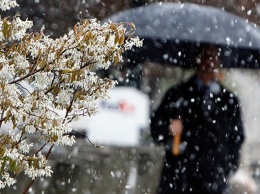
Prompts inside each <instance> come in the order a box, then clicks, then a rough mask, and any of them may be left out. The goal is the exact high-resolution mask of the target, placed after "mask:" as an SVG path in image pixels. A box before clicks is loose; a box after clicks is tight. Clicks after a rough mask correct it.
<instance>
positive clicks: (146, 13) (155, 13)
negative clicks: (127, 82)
mask: <svg viewBox="0 0 260 194" xmlns="http://www.w3.org/2000/svg"><path fill="white" fill-rule="evenodd" d="M108 20H111V21H113V22H132V23H134V24H135V26H136V35H137V36H139V37H140V38H142V39H144V46H143V47H142V48H135V49H134V50H133V51H132V52H128V53H126V55H127V57H129V58H131V59H132V60H134V61H136V62H143V61H145V60H150V61H154V62H159V63H164V64H173V65H178V66H182V67H187V68H189V67H194V66H196V64H195V60H194V59H195V57H196V55H197V54H198V52H199V50H200V48H201V46H202V45H205V44H212V45H217V46H219V47H220V48H221V51H222V54H221V61H222V66H223V67H242V68H244V67H245V68H260V65H259V63H260V28H259V27H258V26H256V25H253V24H251V23H249V22H247V21H246V20H245V19H242V18H240V17H238V16H235V15H233V14H230V13H228V12H226V11H223V10H221V9H218V8H214V7H210V6H204V5H197V4H192V3H185V4H181V3H153V4H148V5H146V6H141V7H137V8H134V9H129V10H125V11H123V12H119V13H117V14H114V15H112V16H111V17H109V18H107V19H106V20H105V21H108Z"/></svg>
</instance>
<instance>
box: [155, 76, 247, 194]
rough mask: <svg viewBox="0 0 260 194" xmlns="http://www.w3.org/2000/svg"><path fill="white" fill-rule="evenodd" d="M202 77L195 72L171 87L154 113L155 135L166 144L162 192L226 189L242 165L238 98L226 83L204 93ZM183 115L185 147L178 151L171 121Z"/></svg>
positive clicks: (160, 190) (216, 191) (160, 189)
mask: <svg viewBox="0 0 260 194" xmlns="http://www.w3.org/2000/svg"><path fill="white" fill-rule="evenodd" d="M197 80H198V79H197V77H196V76H194V77H192V78H191V79H190V80H188V81H187V82H185V83H183V84H181V85H178V86H174V87H172V88H171V89H169V90H168V91H167V93H166V95H165V97H164V99H163V100H162V102H161V104H160V106H159V108H158V109H157V110H156V111H155V112H154V113H153V115H152V117H151V134H152V137H153V139H154V141H156V142H161V143H163V144H164V145H165V150H166V155H165V162H164V168H163V171H162V176H161V181H160V186H159V189H158V193H163V194H167V193H172V192H174V194H175V193H176V194H178V193H200V194H207V193H209V194H214V193H216V194H221V193H223V190H224V189H225V187H226V184H227V178H228V176H229V175H230V174H231V173H232V172H234V171H235V170H236V169H237V168H238V161H239V155H240V149H241V145H242V143H243V141H244V130H243V125H242V121H241V115H240V110H239V108H240V107H239V103H238V100H237V98H236V97H235V95H234V94H232V93H231V92H229V91H228V90H227V89H225V88H224V87H223V86H222V85H218V87H219V92H217V93H209V94H208V95H205V94H204V92H202V89H201V88H200V87H199V85H198V84H197ZM179 117H181V118H182V121H183V126H184V130H183V133H182V136H181V146H180V149H181V153H180V155H179V156H173V155H172V153H171V145H172V141H173V140H172V139H173V138H172V137H171V136H170V135H169V128H168V126H169V121H170V119H174V118H179ZM190 191H192V192H190Z"/></svg>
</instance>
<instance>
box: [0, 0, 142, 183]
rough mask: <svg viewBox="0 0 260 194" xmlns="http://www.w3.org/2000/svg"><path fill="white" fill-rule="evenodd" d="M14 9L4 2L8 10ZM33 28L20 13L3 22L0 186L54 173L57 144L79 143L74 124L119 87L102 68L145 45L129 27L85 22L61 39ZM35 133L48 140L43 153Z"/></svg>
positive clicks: (12, 4)
mask: <svg viewBox="0 0 260 194" xmlns="http://www.w3.org/2000/svg"><path fill="white" fill-rule="evenodd" d="M15 6H17V3H16V1H14V0H0V8H1V9H2V10H8V9H10V8H11V7H15ZM32 25H33V24H32V22H31V21H22V20H21V19H20V18H19V17H18V16H14V17H12V18H4V19H2V18H0V128H1V130H0V174H1V178H0V188H4V187H5V186H10V185H13V184H14V183H15V180H14V178H15V176H16V175H17V174H18V173H20V172H24V173H25V174H26V175H28V176H29V177H30V178H31V179H32V180H34V179H35V178H37V177H40V176H51V174H52V170H51V168H50V166H48V165H47V160H48V157H49V155H50V153H51V150H52V148H53V146H55V145H63V146H67V145H73V144H74V143H75V139H74V137H73V136H71V135H69V134H70V132H71V130H72V128H71V126H70V123H71V122H72V121H75V120H76V119H78V118H80V117H84V116H91V115H93V114H95V113H96V112H97V105H96V101H97V99H99V98H103V99H106V98H108V96H107V92H108V90H109V89H110V88H112V87H114V86H115V84H116V82H115V81H113V80H109V79H101V78H99V77H98V76H97V75H96V74H95V70H96V69H107V68H109V66H110V65H111V64H117V63H118V62H120V61H122V53H123V52H124V51H125V50H129V49H131V48H132V47H133V46H141V44H142V42H141V41H140V40H139V39H138V37H133V36H132V33H133V30H134V29H133V26H131V25H130V27H131V28H130V29H129V30H127V28H126V27H125V26H124V24H122V23H119V24H116V23H112V22H108V23H105V24H103V25H101V24H100V23H99V22H98V21H96V20H95V19H91V20H82V21H80V22H79V23H78V24H76V25H75V26H74V28H73V29H72V30H71V31H69V32H68V34H66V35H64V36H63V37H60V38H58V39H52V38H50V37H48V36H45V35H44V34H43V30H41V31H40V32H37V33H28V29H31V27H32ZM126 37H127V38H126ZM25 83H27V84H25ZM28 134H33V135H34V136H37V137H39V138H40V140H41V142H43V143H42V147H41V148H40V149H39V150H38V151H37V152H36V153H32V152H31V151H30V148H31V147H32V146H33V143H29V142H27V136H28ZM43 148H47V149H48V152H47V154H45V155H43V154H42V149H43Z"/></svg>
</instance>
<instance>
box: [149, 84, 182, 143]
mask: <svg viewBox="0 0 260 194" xmlns="http://www.w3.org/2000/svg"><path fill="white" fill-rule="evenodd" d="M181 101H182V97H181V89H180V87H179V86H175V87H173V88H171V89H170V90H168V91H167V92H166V94H165V96H164V98H163V100H162V102H161V104H160V105H159V107H158V108H157V110H155V111H154V112H153V113H152V115H151V127H150V128H151V135H152V138H153V140H154V141H155V142H157V143H164V144H167V142H168V140H169V138H170V135H169V128H168V127H169V124H170V120H171V119H176V118H179V115H180V112H179V106H180V104H181Z"/></svg>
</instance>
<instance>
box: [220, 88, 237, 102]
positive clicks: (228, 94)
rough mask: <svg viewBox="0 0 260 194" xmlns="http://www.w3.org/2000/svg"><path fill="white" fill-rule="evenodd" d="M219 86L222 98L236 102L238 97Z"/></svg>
mask: <svg viewBox="0 0 260 194" xmlns="http://www.w3.org/2000/svg"><path fill="white" fill-rule="evenodd" d="M220 86H221V93H222V95H223V96H225V97H226V98H228V99H233V100H235V101H238V96H237V95H236V94H235V93H234V92H232V91H231V90H229V89H228V88H226V87H224V86H223V85H222V84H220Z"/></svg>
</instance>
